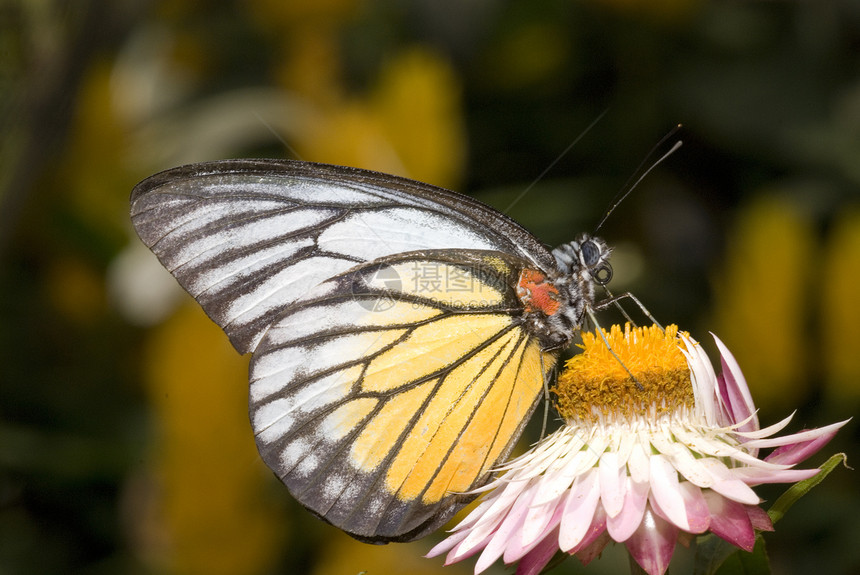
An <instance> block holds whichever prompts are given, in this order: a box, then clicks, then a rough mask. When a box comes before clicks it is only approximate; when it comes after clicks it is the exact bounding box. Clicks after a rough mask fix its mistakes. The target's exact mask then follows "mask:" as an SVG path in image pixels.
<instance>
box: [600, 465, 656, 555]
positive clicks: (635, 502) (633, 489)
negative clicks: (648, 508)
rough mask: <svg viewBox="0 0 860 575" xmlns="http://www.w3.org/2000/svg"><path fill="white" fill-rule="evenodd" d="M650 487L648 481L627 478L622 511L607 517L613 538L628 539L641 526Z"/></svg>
mask: <svg viewBox="0 0 860 575" xmlns="http://www.w3.org/2000/svg"><path fill="white" fill-rule="evenodd" d="M650 489H651V487H650V486H649V485H648V483H637V482H635V481H633V479H632V478H630V477H628V478H627V496H626V497H625V498H624V507H622V508H621V513H619V514H618V515H616V516H615V517H608V518H607V519H606V529H607V530H608V531H609V535H610V536H611V537H612V539H613V540H615V541H619V542H621V541H626V540H627V539H628V538H629V537H630V536H631V535H633V532H634V531H636V529H637V528H638V527H639V524H640V523H641V522H642V516H643V515H644V514H645V505H646V503H648V492H649V490H650Z"/></svg>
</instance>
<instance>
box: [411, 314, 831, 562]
mask: <svg viewBox="0 0 860 575" xmlns="http://www.w3.org/2000/svg"><path fill="white" fill-rule="evenodd" d="M602 333H603V336H602V337H600V338H598V337H597V336H596V335H595V334H592V333H586V334H583V345H582V348H583V352H582V353H581V354H579V355H577V356H575V357H574V358H573V359H571V360H570V361H569V362H568V363H567V366H566V370H565V372H564V373H563V374H562V375H561V376H560V377H559V381H558V385H557V386H556V388H554V389H553V391H554V393H555V395H556V407H557V408H558V410H559V413H560V414H561V415H562V416H563V417H564V419H565V425H564V426H562V427H561V428H560V429H559V430H558V431H556V432H555V433H553V434H551V435H549V436H547V437H545V438H544V439H543V440H541V441H540V442H539V443H537V444H536V445H535V446H534V447H533V448H532V449H531V450H529V451H528V452H527V453H526V454H524V455H522V456H521V457H519V458H517V459H515V460H513V461H511V462H509V463H507V464H506V465H505V466H504V467H503V468H502V469H503V470H505V471H506V473H505V474H504V475H502V476H501V477H498V478H496V479H495V480H493V481H492V482H491V483H489V484H488V485H487V486H485V487H483V488H481V489H479V490H478V491H489V493H488V494H487V495H486V496H485V498H484V499H483V501H481V502H480V503H479V505H478V506H477V507H476V508H475V509H474V510H473V511H472V512H471V513H470V514H469V515H468V516H467V517H466V518H465V519H464V520H463V521H462V522H461V523H460V524H459V525H458V526H457V527H455V528H454V530H453V532H452V534H451V535H450V536H449V537H447V538H446V539H445V540H444V541H442V542H441V543H440V544H438V545H437V546H436V547H434V548H433V549H432V550H431V551H430V553H428V556H429V557H433V556H437V555H441V554H443V553H447V559H446V564H450V563H453V562H456V561H461V560H463V559H465V558H467V557H470V556H472V555H474V554H476V553H478V552H481V555H480V557H479V558H478V559H477V563H476V565H475V573H480V572H482V571H484V570H485V569H486V568H487V567H489V566H490V565H491V564H492V563H493V562H495V561H496V560H497V559H499V558H502V559H503V560H504V562H505V563H508V564H510V563H514V562H518V567H517V573H518V574H530V575H531V574H537V573H539V572H540V571H541V569H543V568H544V567H545V566H546V565H547V563H548V562H549V561H550V559H551V558H552V557H553V556H554V555H555V554H556V552H557V551H559V550H561V551H563V552H565V553H569V554H571V555H576V556H577V557H578V558H579V559H580V560H581V561H582V562H583V563H588V562H589V561H591V560H592V559H594V558H595V557H597V556H598V555H599V554H600V552H601V551H602V550H603V548H604V547H605V546H606V544H607V543H609V542H610V541H616V542H620V543H624V544H625V546H626V547H627V550H628V552H629V553H630V555H631V556H632V557H633V559H634V560H635V561H636V562H637V563H638V564H639V565H640V566H641V567H642V569H643V570H644V571H646V572H647V573H649V574H650V575H659V574H662V573H664V572H665V571H666V569H667V567H668V565H669V561H670V560H671V558H672V554H673V552H674V548H675V543H676V542H678V541H682V542H687V541H688V540H689V539H691V538H692V537H693V536H695V535H697V534H703V533H706V532H711V533H714V534H715V535H717V536H719V537H721V538H722V539H724V540H726V541H728V542H729V543H732V544H733V545H735V546H737V547H739V548H741V549H745V550H747V551H751V550H752V548H753V546H754V544H755V535H756V531H769V530H772V529H773V526H772V525H771V521H770V519H769V517H768V515H767V513H766V512H765V511H764V510H763V509H762V508H761V507H759V503H760V502H761V501H760V499H759V497H758V496H757V495H756V494H755V492H754V491H753V490H752V486H755V485H759V484H763V483H794V482H797V481H800V480H803V479H807V478H809V477H812V476H814V475H815V474H816V473H818V471H819V470H818V469H802V470H797V469H792V467H793V466H794V465H795V464H797V463H799V462H801V461H803V460H804V459H806V458H807V457H809V456H810V455H812V454H813V453H815V452H816V451H818V450H819V449H820V448H821V447H823V446H824V445H825V444H826V443H827V442H828V441H829V440H830V439H832V438H833V436H834V435H835V434H836V432H837V430H838V429H839V428H840V427H841V426H842V425H844V424H845V423H846V422H842V423H836V424H833V425H829V426H826V427H822V428H819V429H812V430H806V431H801V432H799V433H794V434H791V435H784V436H777V435H776V434H777V433H778V432H780V431H781V430H782V429H783V428H785V426H786V425H788V423H789V421H790V420H791V416H789V417H787V418H786V419H784V420H783V421H780V422H779V423H777V424H775V425H772V426H770V427H767V428H764V429H761V428H760V427H759V422H758V417H757V415H756V408H755V405H754V404H753V401H752V397H751V396H750V392H749V388H748V387H747V384H746V381H745V380H744V377H743V375H742V374H741V371H740V368H739V367H738V364H737V362H736V361H735V359H734V358H733V357H732V354H731V353H730V352H729V350H728V349H727V348H726V346H725V345H724V344H723V343H722V342H721V341H720V340H719V339H717V338H716V337H715V338H714V339H716V343H717V346H718V348H719V350H720V359H721V363H722V374H721V375H719V376H717V375H716V374H715V372H714V370H713V367H712V365H711V363H710V361H709V360H708V357H707V355H706V354H705V353H704V351H703V350H702V348H701V346H700V345H699V344H698V343H696V342H695V341H693V340H692V339H691V338H690V337H689V336H688V335H686V334H681V335H680V336H679V335H678V331H677V327H676V326H669V327H668V328H667V329H666V330H665V331H664V330H661V329H659V328H658V327H656V326H652V327H648V328H631V327H630V326H629V325H628V326H626V327H625V329H624V330H623V331H622V330H621V328H620V327H619V326H613V327H612V329H611V331H610V332H608V333H607V332H605V331H604V332H602ZM598 335H599V334H598ZM604 338H605V341H604ZM607 344H608V345H607ZM773 447H775V448H777V449H775V450H774V451H772V452H771V453H770V454H769V455H768V456H766V457H764V458H763V459H762V458H760V457H759V449H762V448H773Z"/></svg>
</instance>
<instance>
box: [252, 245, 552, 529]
mask: <svg viewBox="0 0 860 575" xmlns="http://www.w3.org/2000/svg"><path fill="white" fill-rule="evenodd" d="M428 270H429V271H430V272H431V273H432V274H433V275H434V277H436V276H437V275H438V276H439V277H442V278H443V284H442V285H438V286H428V287H427V289H416V288H420V287H421V286H422V285H423V284H424V280H425V279H426V277H425V275H426V274H427V273H428ZM519 271H520V266H519V265H516V264H512V262H511V261H510V257H509V256H505V255H504V254H501V253H498V252H486V251H482V252H477V251H463V250H458V251H457V252H451V251H448V250H445V251H442V252H412V253H408V254H402V255H398V256H394V257H391V258H385V259H383V260H380V261H377V262H375V263H372V264H367V265H364V266H361V267H360V268H358V269H356V270H353V271H351V272H348V273H347V274H344V275H343V276H340V277H338V278H334V279H332V280H330V281H328V282H326V283H325V284H324V285H323V286H320V290H319V291H320V293H323V294H324V295H322V296H321V297H318V298H314V299H313V300H311V301H306V302H302V303H300V304H297V305H295V306H293V307H291V308H290V310H289V311H288V312H287V313H286V314H285V315H284V316H283V317H281V318H280V319H279V320H278V321H277V322H275V324H274V325H273V326H272V327H271V328H270V329H269V330H268V332H267V333H266V335H265V336H264V338H263V340H262V341H261V343H260V347H259V349H258V351H257V352H256V353H255V354H254V358H253V361H252V366H251V420H252V424H253V427H254V430H255V433H256V437H257V445H258V448H259V450H260V453H261V455H262V457H263V459H264V460H265V461H266V463H267V464H268V465H269V467H271V468H272V469H273V470H275V472H276V474H277V475H278V476H279V477H280V478H281V480H282V481H283V482H284V483H285V484H286V485H287V486H288V487H289V488H290V491H291V493H292V494H293V495H294V496H295V497H296V498H297V499H298V500H299V501H301V502H302V503H303V504H304V505H305V506H306V507H308V508H309V509H311V510H312V511H314V512H315V513H316V514H318V515H319V516H321V517H323V518H325V519H326V520H327V521H329V522H331V523H333V524H335V525H337V526H338V527H340V528H341V529H343V530H345V531H347V532H348V533H350V534H352V535H354V536H357V537H359V538H362V539H366V540H371V541H388V540H409V539H414V538H416V537H420V536H422V535H424V534H425V533H427V532H429V531H432V530H434V529H436V528H438V527H439V526H440V525H442V524H444V523H445V522H446V521H447V520H448V519H449V518H450V516H451V515H453V513H454V512H455V511H456V510H457V509H459V508H460V507H461V506H462V505H463V504H465V503H466V502H468V501H469V500H470V499H471V498H472V497H470V496H467V495H462V493H463V492H465V491H468V490H470V489H473V488H475V487H477V486H479V485H481V484H483V483H484V482H485V481H486V479H488V477H489V474H490V471H491V468H492V467H493V466H494V465H495V464H496V463H497V462H499V460H501V459H503V458H504V457H506V456H507V454H508V453H509V452H510V450H511V448H512V447H513V445H514V443H515V441H516V439H517V438H518V437H519V435H520V433H521V431H522V428H523V426H524V425H525V423H526V421H528V416H529V415H530V414H531V412H532V410H533V409H534V406H535V404H536V402H537V401H538V398H539V397H540V394H541V392H542V390H543V381H544V377H545V375H546V374H545V372H544V370H549V369H550V368H551V367H552V366H553V365H554V363H555V357H554V356H553V355H550V354H545V353H542V352H541V350H540V345H539V343H538V341H537V340H536V339H535V338H534V337H532V336H531V335H530V334H528V333H527V332H526V330H525V329H524V328H523V326H522V324H521V322H519V321H518V320H519V317H518V311H519V306H518V301H517V300H516V296H515V293H514V288H513V286H514V285H516V280H517V278H518V275H519ZM444 278H447V279H448V280H450V279H451V278H457V280H458V284H457V285H458V288H457V289H455V290H452V289H450V288H446V286H445V285H444V282H445V281H446V279H444ZM434 287H435V288H436V289H433V288H434Z"/></svg>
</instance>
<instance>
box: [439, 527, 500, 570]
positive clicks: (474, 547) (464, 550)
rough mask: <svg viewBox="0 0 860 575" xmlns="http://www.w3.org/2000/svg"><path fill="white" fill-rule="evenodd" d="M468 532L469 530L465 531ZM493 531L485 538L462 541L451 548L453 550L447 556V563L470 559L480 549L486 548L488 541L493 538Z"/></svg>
mask: <svg viewBox="0 0 860 575" xmlns="http://www.w3.org/2000/svg"><path fill="white" fill-rule="evenodd" d="M463 533H467V532H465V531H464V532H463ZM492 537H493V533H492V532H491V533H487V534H486V535H485V536H484V538H483V539H480V540H477V541H473V540H470V541H460V542H459V543H457V544H456V545H454V547H453V548H452V549H451V552H450V553H448V556H447V557H445V565H451V564H452V563H456V562H457V561H462V560H463V559H468V558H469V557H471V556H472V555H474V554H475V553H477V552H478V551H481V550H483V549H484V547H486V546H487V543H489V542H490V539H492Z"/></svg>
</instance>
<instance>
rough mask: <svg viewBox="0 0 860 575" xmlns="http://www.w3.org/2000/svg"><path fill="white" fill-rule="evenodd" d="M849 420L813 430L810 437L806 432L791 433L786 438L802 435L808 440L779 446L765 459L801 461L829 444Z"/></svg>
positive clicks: (779, 461) (772, 461) (789, 463)
mask: <svg viewBox="0 0 860 575" xmlns="http://www.w3.org/2000/svg"><path fill="white" fill-rule="evenodd" d="M848 421H849V420H847V419H846V420H845V421H842V422H839V423H834V424H832V425H827V426H825V427H821V428H818V429H814V430H811V431H814V432H816V433H815V435H813V436H812V437H810V438H808V439H807V436H806V432H802V433H803V434H800V433H798V434H794V435H789V436H787V437H786V439H788V438H794V437H797V436H801V437H802V438H804V439H806V441H801V442H799V443H795V444H793V445H786V446H784V447H779V448H777V449H775V450H774V451H773V452H772V453H771V454H770V455H768V456H767V457H765V458H764V460H765V461H767V462H769V463H781V464H785V465H794V464H796V463H800V462H801V461H803V460H805V459H806V458H807V457H810V456H811V455H813V454H814V453H816V452H817V451H818V450H819V449H821V448H822V447H824V446H825V445H827V443H828V442H829V441H830V440H831V439H833V437H834V436H835V435H836V432H837V431H839V428H840V427H842V426H843V425H845V424H846V423H848Z"/></svg>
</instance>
